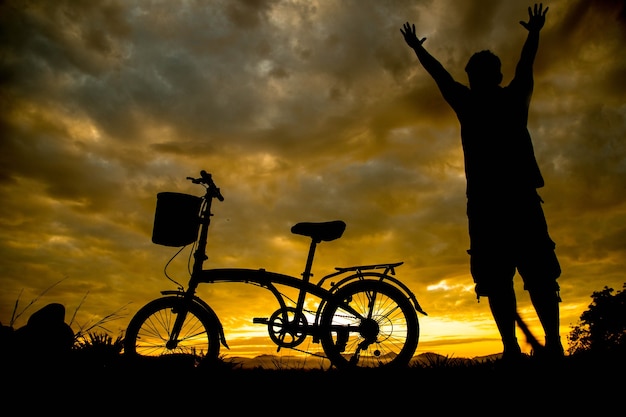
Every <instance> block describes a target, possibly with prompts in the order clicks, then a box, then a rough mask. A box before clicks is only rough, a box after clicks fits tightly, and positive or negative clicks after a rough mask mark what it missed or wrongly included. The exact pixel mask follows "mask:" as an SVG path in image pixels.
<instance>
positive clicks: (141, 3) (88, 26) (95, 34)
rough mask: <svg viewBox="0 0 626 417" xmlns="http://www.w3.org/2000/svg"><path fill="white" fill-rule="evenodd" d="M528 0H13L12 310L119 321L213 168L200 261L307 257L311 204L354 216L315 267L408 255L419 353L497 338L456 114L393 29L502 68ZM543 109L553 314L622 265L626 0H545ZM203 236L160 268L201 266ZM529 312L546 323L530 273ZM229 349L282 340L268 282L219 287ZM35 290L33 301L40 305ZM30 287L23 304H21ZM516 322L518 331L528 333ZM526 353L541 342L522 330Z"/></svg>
mask: <svg viewBox="0 0 626 417" xmlns="http://www.w3.org/2000/svg"><path fill="white" fill-rule="evenodd" d="M529 5H530V3H528V2H526V1H519V0H514V1H510V0H506V1H505V0H500V1H495V0H480V1H479V0H476V1H464V2H459V1H453V0H437V1H434V0H430V1H427V0H389V1H378V0H341V1H340V0H317V1H311V0H210V1H209V0H207V1H202V0H196V1H191V0H189V1H182V0H181V1H170V0H167V1H166V0H162V1H156V0H154V1H149V0H132V1H131V0H118V1H115V0H102V1H78V0H55V1H35V0H33V1H27V0H6V1H3V2H2V3H1V4H0V82H1V85H0V95H1V100H0V105H1V106H2V111H1V112H0V135H1V138H0V201H2V203H1V204H0V276H1V279H2V281H1V291H0V321H1V322H2V323H3V324H9V323H10V321H11V317H12V314H13V309H14V307H15V303H16V301H18V306H17V313H20V312H21V313H22V314H21V315H20V316H19V317H18V318H17V320H16V321H15V323H14V325H15V326H16V327H20V326H21V325H24V324H25V322H26V320H27V318H28V316H29V315H30V314H31V313H32V312H34V311H35V310H36V309H37V308H39V307H42V306H43V305H45V304H46V303H48V302H61V303H63V304H64V305H65V306H66V309H67V313H66V321H68V322H69V321H71V323H72V327H73V329H74V330H75V331H78V330H81V329H87V328H89V326H90V325H92V324H94V323H97V322H98V321H100V320H102V319H103V318H105V317H107V316H108V315H111V314H112V315H113V317H112V318H113V320H111V321H109V322H107V323H106V324H105V327H106V329H107V330H108V331H110V333H111V334H112V335H114V336H115V335H119V334H120V333H121V332H123V330H124V328H125V326H126V324H127V322H128V320H129V319H130V316H132V314H134V312H136V311H137V309H138V308H139V307H140V306H141V305H143V304H145V303H146V302H147V301H149V300H150V299H152V298H155V297H157V296H159V291H160V290H164V289H174V288H176V285H175V284H173V283H171V282H170V281H168V280H167V278H166V277H165V275H164V273H163V269H164V267H165V265H166V263H167V261H168V260H169V259H170V258H171V257H172V256H173V255H174V254H175V253H176V251H177V248H172V247H165V246H158V245H155V244H153V243H152V242H151V233H152V225H153V214H154V208H155V203H156V194H157V193H158V192H161V191H176V192H182V193H190V194H200V193H201V191H202V189H201V188H200V187H198V186H194V185H192V184H190V183H189V181H186V180H185V178H186V177H187V176H198V173H199V172H200V170H203V169H204V170H207V171H208V172H210V173H212V174H213V176H214V179H215V181H216V183H217V184H218V186H220V188H221V190H222V193H223V194H224V197H225V201H224V202H222V203H216V204H215V206H214V210H213V212H214V214H215V216H214V218H213V223H212V230H211V232H210V242H209V262H208V264H207V266H215V267H222V266H241V267H250V268H258V267H265V268H266V269H269V270H275V271H278V272H283V273H289V274H293V275H295V276H298V275H299V274H300V273H301V272H302V269H303V266H304V263H305V260H306V250H307V245H308V241H307V239H306V238H303V237H301V236H296V235H292V234H291V233H290V227H291V225H293V224H295V223H296V222H299V221H324V220H334V219H342V220H344V221H345V222H346V223H347V229H346V232H345V234H344V236H343V237H342V238H341V239H340V240H337V241H334V242H330V243H323V244H322V245H320V247H319V250H318V256H317V258H316V264H315V266H314V273H315V278H314V279H319V278H321V277H322V276H323V275H324V274H325V273H327V272H332V270H333V268H334V267H335V266H348V265H352V264H361V263H378V262H395V261H403V262H404V265H402V266H401V267H399V268H398V270H397V277H398V278H399V279H401V280H402V281H403V282H405V283H406V284H407V285H408V286H409V287H410V288H411V289H412V290H413V292H414V293H415V295H416V296H417V298H418V299H419V301H420V302H421V304H422V306H423V308H424V309H425V310H426V311H427V312H428V314H429V315H428V316H420V325H421V336H420V344H419V346H418V353H420V352H425V351H434V352H438V353H441V354H446V355H455V356H467V355H480V354H490V353H495V352H498V351H499V349H500V345H499V339H498V335H497V332H496V329H495V326H494V324H493V320H492V318H491V315H490V313H489V309H488V306H487V302H486V300H483V301H481V302H480V303H478V302H477V301H476V297H475V295H474V291H473V282H472V279H471V277H470V275H469V266H468V261H469V259H468V255H467V253H466V250H467V248H468V237H467V227H466V218H465V196H464V187H465V179H464V174H463V162H462V153H461V147H460V139H459V127H458V123H457V120H456V118H455V116H454V114H453V112H452V111H451V110H450V109H449V108H448V107H447V105H446V104H445V102H444V101H443V100H442V98H441V97H440V95H439V92H438V90H437V89H436V87H435V84H434V82H433V81H432V80H431V79H430V78H429V77H428V75H427V74H426V73H425V72H424V70H423V69H422V68H421V67H420V66H419V65H418V63H417V59H416V57H415V56H414V54H413V52H412V51H411V50H410V49H409V48H408V47H407V46H406V44H405V43H404V40H403V39H402V35H401V34H400V27H401V26H402V24H403V23H404V22H406V21H410V22H413V23H415V24H416V27H417V33H418V35H419V36H425V37H427V38H428V40H427V41H426V43H425V46H426V47H427V48H428V49H429V50H430V51H431V53H433V55H435V56H436V57H437V58H439V60H440V61H441V62H442V63H443V64H444V65H445V66H446V67H447V68H448V69H449V71H450V72H451V73H452V74H453V76H454V77H456V78H457V79H458V80H459V81H462V82H465V81H466V78H465V74H464V72H463V67H464V65H465V63H466V61H467V59H468V58H469V56H470V55H471V54H472V53H473V52H476V51H478V50H482V49H491V50H492V51H494V52H495V53H497V54H498V55H499V56H500V57H501V58H502V61H503V72H504V74H505V77H504V83H508V82H509V81H510V79H511V76H512V73H513V69H514V66H515V64H516V62H517V58H518V56H519V52H520V49H521V46H522V43H523V41H524V39H525V37H526V33H527V32H526V30H525V29H524V28H523V27H522V26H521V25H520V24H519V23H518V22H519V21H520V20H527V19H528V14H527V7H528V6H529ZM545 5H547V6H549V7H550V11H549V12H548V15H547V22H546V25H545V27H544V30H543V31H542V35H541V36H542V38H541V42H540V49H539V53H538V56H537V60H536V65H535V93H534V96H533V101H532V106H531V113H530V121H529V129H530V131H531V134H532V136H533V140H534V144H535V150H536V154H537V159H538V161H539V163H540V166H541V168H542V170H543V174H544V177H545V179H546V186H545V187H544V188H543V189H542V190H541V191H540V194H541V196H542V197H543V199H544V200H545V205H544V209H545V211H546V215H547V218H548V223H549V226H550V231H551V234H552V236H553V238H554V240H555V241H556V243H557V252H558V255H559V257H560V260H561V263H562V268H563V275H562V278H561V279H560V283H561V289H562V291H561V296H562V298H563V303H562V305H561V308H562V335H563V338H565V336H566V335H567V334H568V333H569V331H570V326H571V325H573V324H576V323H577V322H578V319H579V317H580V314H581V313H582V312H583V311H585V310H586V309H587V307H588V305H589V303H590V302H591V298H590V296H591V294H592V292H593V291H599V290H602V289H603V288H604V287H605V286H608V287H611V288H614V289H616V290H621V289H622V284H623V283H624V282H626V273H625V272H624V270H625V266H626V265H625V263H626V262H625V259H626V197H625V196H626V193H625V191H626V144H625V142H624V140H625V137H626V102H625V100H624V98H625V97H626V54H624V50H625V46H626V24H625V11H624V2H623V1H621V0H567V1H565V0H554V1H550V2H546V3H545V4H544V6H545ZM188 255H189V251H188V250H184V251H183V252H182V253H181V254H180V255H179V256H178V257H177V258H175V260H174V261H173V262H172V264H171V266H170V268H169V269H168V272H169V274H170V275H171V276H172V277H173V278H175V279H176V280H178V281H179V282H181V283H186V279H187V276H186V266H187V259H188ZM516 282H517V284H516V285H517V288H518V289H519V294H520V296H519V298H520V300H519V304H520V306H519V309H520V312H521V314H522V316H523V317H524V318H525V319H526V321H527V322H528V323H529V324H530V325H531V328H532V329H534V331H535V332H536V334H537V335H540V334H541V331H540V330H539V328H538V326H537V319H536V316H535V315H534V313H533V310H532V308H531V306H530V304H529V302H528V297H527V294H525V293H523V291H522V290H521V285H520V282H519V277H517V278H516ZM201 295H202V296H203V297H204V298H205V299H206V300H207V301H208V302H209V303H210V304H211V305H212V306H213V308H214V309H215V310H216V312H217V313H218V315H219V316H220V318H221V319H222V321H223V324H224V327H225V330H226V336H227V338H228V339H229V340H230V341H231V342H230V345H231V346H232V347H233V352H234V353H246V354H254V353H256V352H259V353H271V352H274V351H275V349H274V348H271V347H263V346H258V345H257V344H258V343H260V342H263V343H264V342H267V341H268V340H269V339H268V338H267V335H266V332H265V328H264V327H263V326H260V325H253V324H252V320H251V319H252V317H256V316H268V315H269V314H271V313H272V312H273V311H274V309H275V307H276V306H275V305H274V304H272V303H271V299H270V298H269V293H266V292H265V290H262V289H259V288H256V287H252V286H246V285H244V284H222V285H206V286H205V287H204V288H202V289H201ZM31 301H34V303H33V304H32V305H30V306H29V303H30V302H31ZM24 308H26V310H25V311H24ZM520 337H521V335H520ZM524 349H525V350H528V349H529V348H528V347H527V346H525V347H524Z"/></svg>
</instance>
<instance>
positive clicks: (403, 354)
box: [320, 280, 419, 368]
mask: <svg viewBox="0 0 626 417" xmlns="http://www.w3.org/2000/svg"><path fill="white" fill-rule="evenodd" d="M320 328H321V342H322V347H323V349H324V352H325V353H326V356H327V357H328V359H330V361H331V362H332V364H333V365H334V366H336V367H337V368H382V367H385V368H388V367H395V366H406V365H407V364H408V363H409V361H410V360H411V358H412V357H413V354H414V353H415V350H416V349H417V342H418V338H419V322H418V319H417V313H416V312H415V308H414V307H413V304H411V302H410V300H409V299H408V298H407V297H406V295H404V293H402V292H401V291H400V290H399V289H397V288H396V287H394V286H393V285H390V284H387V283H384V282H380V281H368V280H364V281H356V282H352V283H349V284H346V286H345V287H343V288H340V289H339V290H337V292H336V294H335V298H334V299H333V300H330V301H329V302H328V303H327V305H326V307H325V308H324V310H323V312H322V316H321V321H320Z"/></svg>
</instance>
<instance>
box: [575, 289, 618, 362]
mask: <svg viewBox="0 0 626 417" xmlns="http://www.w3.org/2000/svg"><path fill="white" fill-rule="evenodd" d="M625 290H626V283H624V285H623V289H622V291H617V292H616V293H615V294H613V293H614V289H613V288H609V287H606V286H605V287H604V289H603V290H602V291H594V292H593V294H592V295H591V298H592V299H593V302H592V303H591V304H590V305H589V309H588V310H586V311H585V312H583V313H582V314H581V316H580V322H579V324H578V325H576V326H573V327H572V331H571V333H570V334H569V336H568V340H569V342H570V343H569V349H568V352H569V353H570V354H574V353H583V352H593V353H594V354H602V353H617V352H624V351H626V291H625Z"/></svg>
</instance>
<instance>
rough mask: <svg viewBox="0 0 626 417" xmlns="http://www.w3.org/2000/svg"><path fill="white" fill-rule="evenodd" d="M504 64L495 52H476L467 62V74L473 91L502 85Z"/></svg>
mask: <svg viewBox="0 0 626 417" xmlns="http://www.w3.org/2000/svg"><path fill="white" fill-rule="evenodd" d="M501 67H502V64H501V62H500V58H498V57H497V56H496V55H494V53H493V52H491V51H488V50H485V51H480V52H476V53H475V54H474V55H472V57H471V58H470V59H469V61H468V62H467V65H466V66H465V72H467V77H468V79H469V83H470V88H471V89H472V90H481V89H485V88H492V87H495V86H498V85H500V83H501V82H502V71H501Z"/></svg>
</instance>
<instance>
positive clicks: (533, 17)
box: [405, 3, 549, 38]
mask: <svg viewBox="0 0 626 417" xmlns="http://www.w3.org/2000/svg"><path fill="white" fill-rule="evenodd" d="M542 9H543V4H542V3H539V5H537V3H535V8H534V10H533V9H531V8H530V6H529V7H528V22H524V21H523V20H520V22H519V23H520V25H522V26H524V27H525V28H526V30H528V31H529V32H533V31H534V32H539V31H540V30H541V28H542V27H543V25H544V23H545V22H546V13H548V9H549V7H546V8H545V10H542ZM405 38H406V36H405Z"/></svg>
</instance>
